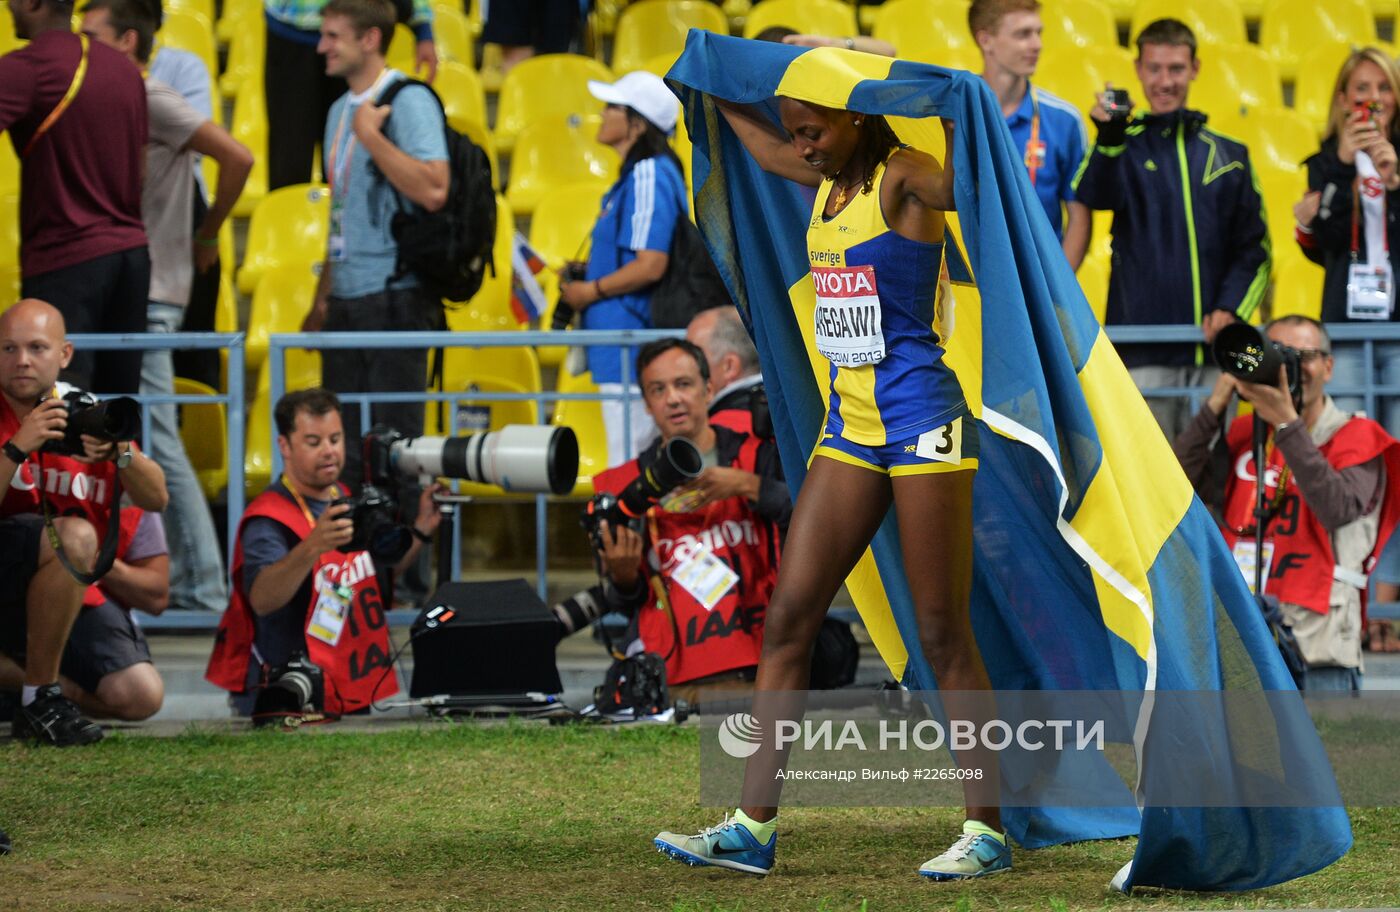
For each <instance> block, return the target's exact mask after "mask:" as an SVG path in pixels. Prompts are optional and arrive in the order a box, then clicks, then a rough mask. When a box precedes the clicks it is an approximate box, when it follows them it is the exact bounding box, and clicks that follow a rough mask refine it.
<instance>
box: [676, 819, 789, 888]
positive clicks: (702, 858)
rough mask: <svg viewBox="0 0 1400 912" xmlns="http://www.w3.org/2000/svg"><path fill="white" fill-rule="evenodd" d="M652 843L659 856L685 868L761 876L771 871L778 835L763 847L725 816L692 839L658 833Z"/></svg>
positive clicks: (774, 834)
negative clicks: (706, 868)
mask: <svg viewBox="0 0 1400 912" xmlns="http://www.w3.org/2000/svg"><path fill="white" fill-rule="evenodd" d="M652 842H653V843H654V844H655V845H656V850H657V851H658V852H660V853H661V854H663V855H666V856H668V857H670V858H674V859H675V860H676V861H683V862H685V863H686V864H688V865H692V866H694V865H713V866H715V867H717V868H729V869H731V870H734V871H743V872H744V873H746V874H759V875H762V874H767V873H768V872H769V871H771V870H773V856H774V854H775V851H776V850H777V847H778V834H777V832H776V831H775V832H774V833H773V834H772V835H771V836H769V837H768V842H767V844H764V843H761V842H759V841H758V839H757V838H755V837H754V835H753V833H751V832H749V828H748V827H746V826H744V824H742V823H740V822H739V821H737V820H735V819H734V818H732V817H725V818H724V819H723V820H721V821H720V822H719V823H718V824H716V825H715V826H712V827H707V828H705V829H703V830H701V831H700V832H699V833H696V834H695V835H694V836H684V835H682V834H680V833H660V834H658V835H657V837H656V838H655V839H654V840H652Z"/></svg>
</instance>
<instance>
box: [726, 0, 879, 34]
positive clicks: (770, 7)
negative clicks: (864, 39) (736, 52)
mask: <svg viewBox="0 0 1400 912" xmlns="http://www.w3.org/2000/svg"><path fill="white" fill-rule="evenodd" d="M775 25H785V26H787V27H788V28H792V29H797V30H798V31H799V32H801V33H803V34H804V35H826V36H828V37H831V38H840V37H844V36H847V35H859V34H860V28H859V27H858V26H857V25H856V14H855V12H854V11H853V10H852V9H851V8H850V7H849V6H847V5H845V4H844V3H837V2H836V0H763V2H761V3H759V4H757V5H756V6H754V8H753V9H751V10H749V15H748V18H747V19H745V20H744V37H745V38H752V37H753V36H755V35H757V34H758V33H759V32H761V31H763V30H764V29H766V28H770V27H772V26H775Z"/></svg>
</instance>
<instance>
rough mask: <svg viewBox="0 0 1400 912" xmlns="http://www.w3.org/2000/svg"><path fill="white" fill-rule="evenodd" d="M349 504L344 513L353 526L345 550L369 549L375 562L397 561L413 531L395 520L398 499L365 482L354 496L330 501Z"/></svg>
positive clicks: (407, 546)
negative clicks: (352, 533)
mask: <svg viewBox="0 0 1400 912" xmlns="http://www.w3.org/2000/svg"><path fill="white" fill-rule="evenodd" d="M338 504H346V505H347V506H349V507H350V510H349V512H348V513H346V516H347V517H348V518H349V520H350V522H351V524H352V525H354V527H355V532H354V535H353V537H352V538H351V539H350V543H349V544H348V545H346V546H345V549H346V550H347V551H368V552H369V553H370V556H371V557H373V558H374V562H375V564H377V565H381V566H383V565H388V564H397V563H398V562H399V561H400V560H401V559H402V558H403V556H404V555H405V554H407V553H408V549H409V547H410V546H412V544H413V533H411V532H409V530H408V526H405V525H403V524H402V523H400V522H399V521H398V503H397V502H396V501H395V500H394V498H393V497H392V496H391V495H390V494H389V493H388V492H387V491H384V490H381V489H380V488H377V487H375V486H374V485H372V484H367V485H365V486H364V487H362V488H360V493H358V494H356V495H355V496H353V497H341V498H339V499H337V500H334V501H332V502H331V506H332V507H334V506H336V505H338Z"/></svg>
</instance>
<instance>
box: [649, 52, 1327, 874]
mask: <svg viewBox="0 0 1400 912" xmlns="http://www.w3.org/2000/svg"><path fill="white" fill-rule="evenodd" d="M667 79H668V81H669V83H670V85H671V87H672V88H673V89H674V90H675V91H676V93H677V94H678V95H679V96H680V98H681V100H682V102H683V103H684V106H685V122H686V126H687V128H688V130H689V132H690V136H691V140H692V142H693V144H694V162H693V165H694V186H695V212H696V220H697V222H698V224H699V226H700V228H701V232H702V234H703V235H704V237H705V240H706V243H707V245H708V247H709V248H710V251H711V253H712V254H713V255H714V258H715V261H716V264H717V265H718V267H719V268H720V272H721V273H722V274H723V276H724V277H725V280H726V282H727V284H728V286H729V289H730V292H731V294H732V295H733V297H734V300H735V301H736V302H737V303H738V305H739V308H740V310H741V312H742V313H743V314H744V315H745V319H746V320H747V321H748V322H749V325H750V328H751V331H752V332H753V335H754V339H755V343H756V345H757V347H758V350H759V353H760V356H761V359H762V363H763V374H764V378H765V382H766V384H767V388H768V396H769V400H770V404H771V408H772V414H773V419H774V424H775V427H776V429H777V434H778V439H779V445H780V448H781V451H782V456H783V465H784V467H785V469H786V470H787V473H788V478H789V482H790V483H791V484H792V485H793V486H794V487H796V486H799V485H800V484H801V482H802V478H803V476H804V474H805V464H806V457H807V455H808V453H809V452H810V448H811V446H812V445H813V443H814V441H815V440H816V437H817V434H818V432H819V430H820V428H821V426H822V420H823V417H824V414H825V395H826V383H825V379H826V375H827V368H826V366H825V365H824V364H823V363H820V361H819V359H818V356H817V355H816V354H815V352H814V351H813V350H812V346H811V344H810V337H811V331H810V325H811V318H812V311H813V307H814V293H813V289H812V284H811V279H810V274H809V271H808V262H807V255H806V249H805V229H806V224H807V221H808V218H809V217H810V213H811V206H812V201H811V197H810V190H804V189H803V188H801V187H798V186H797V185H795V184H792V183H790V182H788V181H785V180H783V179H781V178H778V177H774V176H772V175H769V174H766V173H764V172H763V171H762V170H760V169H759V168H758V166H757V164H756V163H755V162H754V161H753V160H752V159H751V158H750V157H749V156H748V154H747V153H746V152H745V150H744V148H743V146H742V145H741V144H740V143H739V141H738V139H737V137H735V136H734V134H733V133H732V131H731V130H730V129H729V128H728V125H727V124H726V123H725V122H724V120H723V118H722V117H721V116H720V115H719V112H718V111H717V110H716V108H715V105H714V101H713V99H714V98H721V99H726V100H729V101H732V102H736V103H739V104H746V105H751V106H753V107H754V108H756V109H759V110H762V111H764V112H766V114H767V116H768V117H769V118H770V119H771V120H772V121H773V122H774V124H777V122H778V118H777V104H776V96H780V95H783V96H791V97H794V98H798V99H801V100H804V101H809V102H813V103H816V104H819V105H824V106H827V107H832V108H845V109H850V110H856V111H862V112H865V113H868V114H880V115H884V116H886V117H887V118H888V119H889V120H890V123H891V125H892V126H893V127H894V129H895V131H896V133H898V134H899V135H900V137H901V139H903V140H904V141H905V142H908V143H910V144H912V145H914V146H916V147H918V148H920V149H923V150H925V151H927V152H929V153H930V154H934V155H939V154H940V153H946V151H947V150H944V149H943V139H942V131H941V128H940V125H939V121H938V120H937V118H939V117H946V118H948V119H950V120H952V121H953V122H954V124H955V126H956V129H955V134H954V143H953V145H954V148H953V149H952V150H951V155H952V159H953V162H954V164H955V168H954V172H955V175H956V187H955V196H956V200H957V215H956V216H952V215H951V214H950V219H949V226H950V231H949V235H948V240H949V248H950V249H952V248H954V246H955V242H956V240H957V237H958V235H959V234H960V235H961V239H962V242H963V244H962V246H963V249H965V251H966V257H967V258H966V261H965V262H962V261H960V259H959V257H957V256H954V257H952V258H950V263H949V267H950V273H951V274H950V275H949V276H948V277H947V278H951V279H952V280H953V283H954V284H955V285H956V284H957V282H958V280H959V279H962V280H964V281H965V284H962V285H958V286H957V287H956V288H950V286H949V285H948V284H947V283H946V282H945V283H944V287H943V292H944V299H943V300H942V302H941V303H942V306H943V308H944V309H945V311H946V309H947V308H950V307H954V305H956V306H955V309H954V310H953V312H952V313H951V314H946V313H945V315H944V320H945V322H946V321H947V320H948V319H951V321H952V326H953V329H952V332H951V334H950V335H949V337H948V338H947V340H946V343H947V350H948V359H949V364H950V365H951V366H952V367H953V368H954V369H955V370H956V371H957V373H958V376H959V378H960V380H961V381H962V384H963V387H964V394H965V396H966V398H967V400H968V404H969V406H970V408H971V409H972V411H973V414H974V415H975V416H976V417H977V418H978V420H979V421H980V422H981V428H982V435H981V441H982V443H981V454H980V469H979V471H978V474H977V480H976V483H975V503H974V516H975V533H974V536H975V542H974V545H975V551H974V585H973V594H972V606H973V621H974V627H975V631H976V635H977V640H978V643H979V644H980V647H981V650H982V654H983V657H984V659H985V661H986V664H987V670H988V672H989V673H990V675H991V679H992V682H993V685H994V686H995V687H996V688H998V689H1001V690H1013V689H1015V690H1019V689H1027V690H1029V689H1061V690H1133V691H1145V692H1149V693H1150V692H1161V691H1222V690H1242V691H1246V692H1256V691H1257V692H1264V691H1270V690H1287V689H1292V687H1293V684H1292V681H1291V679H1290V678H1289V676H1288V674H1287V672H1286V670H1285V669H1284V667H1283V665H1282V662H1281V661H1280V660H1279V657H1278V654H1277V650H1276V649H1275V647H1274V644H1273V641H1272V640H1271V639H1270V637H1269V635H1268V632H1267V629H1266V627H1265V626H1264V624H1263V623H1262V621H1261V619H1260V617H1259V613H1258V611H1257V609H1256V607H1255V604H1254V601H1253V599H1252V598H1251V596H1250V594H1249V592H1248V591H1247V589H1246V587H1245V585H1244V583H1243V580H1242V578H1241V575H1240V572H1239V570H1238V569H1237V568H1236V566H1235V564H1234V561H1233V560H1232V558H1231V556H1230V554H1229V552H1228V551H1227V550H1226V549H1225V546H1224V543H1223V541H1222V539H1221V537H1220V535H1219V533H1218V531H1217V530H1216V528H1215V526H1214V524H1213V521H1212V519H1211V518H1210V516H1209V514H1208V513H1207V512H1206V511H1205V509H1204V507H1203V506H1202V505H1201V503H1200V502H1199V501H1198V500H1197V499H1196V498H1195V496H1194V494H1193V492H1192V490H1191V488H1190V486H1189V485H1188V483H1187V481H1186V479H1185V477H1184V476H1183V474H1182V472H1181V470H1180V468H1179V467H1178V465H1177V463H1176V461H1175V459H1174V458H1173V456H1172V453H1171V450H1170V448H1169V447H1168V445H1167V442H1166V441H1165V440H1164V439H1163V437H1162V434H1161V431H1160V430H1158V428H1157V425H1156V423H1155V422H1154V421H1153V419H1152V416H1151V414H1150V413H1149V412H1148V410H1147V407H1146V405H1145V403H1144V402H1143V400H1142V398H1141V396H1140V395H1139V394H1138V392H1137V390H1136V389H1135V388H1134V386H1133V384H1132V381H1131V380H1130V379H1129V377H1128V374H1127V371H1126V370H1125V368H1124V367H1123V365H1122V363H1121V362H1120V360H1119V358H1118V356H1117V354H1116V353H1115V352H1114V349H1113V346H1112V345H1111V344H1110V343H1109V341H1108V339H1107V338H1106V337H1105V335H1104V333H1103V330H1102V328H1101V327H1100V326H1099V325H1098V324H1097V322H1096V321H1095V319H1094V317H1093V315H1092V313H1091V311H1090V308H1089V306H1088V304H1087V303H1086V301H1085V299H1084V296H1083V294H1082V292H1081V291H1080V289H1079V285H1078V283H1077V282H1076V281H1075V277H1074V273H1073V272H1072V271H1071V270H1070V268H1069V265H1068V263H1066V261H1065V258H1064V256H1063V255H1062V254H1061V252H1060V246H1059V244H1058V242H1057V241H1056V240H1055V236H1054V233H1053V232H1052V231H1051V228H1050V225H1049V223H1048V222H1047V221H1046V219H1045V215H1044V211H1043V209H1042V208H1041V207H1040V205H1039V203H1038V202H1037V201H1036V197H1035V194H1034V191H1033V190H1032V189H1031V186H1030V183H1029V181H1028V179H1027V178H1026V176H1025V172H1024V168H1023V166H1022V164H1021V161H1020V156H1019V155H1018V154H1017V153H1016V149H1015V148H1014V146H1013V144H1012V141H1011V137H1010V134H1009V133H1008V132H1007V130H1006V126H1005V122H1004V120H1003V118H1002V115H1001V111H1000V109H999V108H998V106H997V104H996V101H995V98H994V97H993V96H992V94H991V92H990V91H989V90H988V89H987V87H986V86H985V85H984V84H983V83H982V81H981V80H980V79H978V78H977V77H975V76H973V75H971V74H969V73H966V72H960V71H951V70H945V69H942V68H939V67H934V66H927V65H922V64H914V63H908V62H905V61H900V60H890V59H887V58H882V57H875V56H871V55H867V54H861V53H857V52H853V51H846V50H841V49H835V48H819V49H801V48H795V47H789V46H784V45H779V44H770V43H764V42H755V41H745V40H742V39H736V38H729V37H724V36H718V35H713V34H709V33H705V32H700V31H692V32H691V33H690V38H689V41H688V43H687V45H686V50H685V53H684V55H683V56H682V57H681V58H680V60H679V61H678V62H677V63H676V65H675V66H674V68H672V70H671V71H670V73H669V74H668V75H667ZM973 279H975V284H974V283H973V281H972V280H973ZM848 586H849V588H850V590H851V591H852V593H853V595H854V597H855V600H856V605H857V608H858V609H859V610H860V612H861V615H862V617H863V619H864V621H865V623H866V625H867V627H868V628H869V630H870V632H871V635H872V637H873V638H874V641H875V644H876V646H877V647H878V648H879V650H880V653H881V655H882V656H883V657H884V659H885V661H886V662H887V663H888V665H889V667H890V668H891V670H892V671H893V672H894V674H895V676H896V677H898V678H900V679H901V680H902V681H903V682H904V683H906V684H907V685H909V686H910V687H912V688H916V689H932V688H934V687H935V686H936V683H935V679H934V674H933V670H932V669H931V668H929V666H928V664H927V662H926V661H925V660H924V659H923V657H922V655H921V652H920V650H919V648H918V644H919V638H918V633H917V630H916V627H915V620H914V614H913V610H912V606H911V601H910V596H909V592H908V589H907V586H906V584H905V582H904V573H903V570H902V567H901V562H900V549H899V546H898V540H897V531H896V526H895V523H894V519H893V516H892V515H891V516H889V517H887V518H886V521H885V522H884V524H883V525H882V527H881V529H880V531H879V533H878V535H877V537H876V539H875V541H874V542H873V544H872V545H871V547H870V549H869V550H868V551H867V553H866V554H865V556H864V557H863V558H862V560H861V562H860V564H859V566H858V567H857V568H856V570H855V572H854V573H853V574H852V576H851V578H850V579H849V580H848ZM1144 705H1145V707H1147V709H1146V710H1145V711H1144V713H1143V714H1142V715H1141V716H1140V717H1139V718H1138V719H1137V730H1136V733H1135V738H1134V742H1135V748H1136V750H1137V760H1138V767H1139V776H1140V777H1141V776H1143V775H1144V774H1145V771H1146V772H1150V770H1151V769H1152V767H1153V765H1154V764H1159V765H1176V766H1179V765H1180V764H1181V763H1182V762H1191V760H1194V759H1196V758H1193V757H1191V756H1190V754H1189V752H1190V746H1189V745H1182V744H1180V743H1175V742H1174V743H1164V741H1166V740H1167V739H1164V738H1162V737H1158V738H1155V739H1154V737H1153V735H1154V731H1153V726H1152V720H1151V713H1150V707H1151V705H1152V702H1151V701H1150V700H1149V701H1145V702H1144ZM1265 716H1267V714H1265ZM1220 724H1222V725H1224V724H1227V723H1225V722H1223V721H1222V722H1221V723H1220ZM1228 724H1229V725H1230V726H1231V728H1230V731H1229V732H1228V733H1227V737H1226V741H1225V743H1231V744H1236V743H1241V742H1246V741H1250V740H1251V739H1258V740H1259V741H1260V742H1261V743H1270V744H1272V743H1274V742H1276V741H1278V739H1280V738H1283V737H1286V738H1289V739H1292V740H1293V741H1295V742H1296V741H1298V739H1302V743H1294V744H1291V745H1290V746H1291V747H1292V748H1293V749H1295V750H1300V751H1302V752H1303V753H1304V754H1306V755H1307V756H1308V757H1309V758H1310V761H1311V762H1314V763H1317V764H1321V768H1322V770H1323V771H1324V774H1325V776H1326V777H1327V779H1328V781H1329V782H1331V772H1330V767H1328V766H1327V765H1326V764H1327V760H1326V755H1325V753H1323V751H1322V747H1321V744H1320V742H1319V741H1318V739H1317V735H1316V732H1315V731H1313V730H1312V729H1311V728H1310V727H1308V728H1307V729H1306V730H1305V731H1303V732H1301V733H1300V732H1298V731H1296V730H1293V731H1289V732H1287V733H1283V732H1280V731H1279V730H1278V729H1277V727H1276V726H1271V724H1270V723H1269V721H1268V720H1267V719H1266V718H1265V719H1259V720H1244V721H1242V720H1238V719H1234V720H1230V721H1229V723H1228ZM1250 725H1253V726H1254V730H1249V729H1248V726H1250ZM1237 727H1238V729H1239V730H1237ZM1124 797H1125V801H1124V807H1122V808H1118V809H1107V810H1105V809H1092V810H1090V809H1080V810H1072V809H1062V808H1007V809H1006V822H1007V825H1008V828H1009V829H1010V831H1011V833H1012V835H1013V836H1014V837H1015V838H1016V839H1017V841H1018V842H1020V843H1021V844H1023V845H1027V846H1032V847H1034V846H1040V845H1047V844H1053V843H1057V842H1064V841H1070V840H1080V839H1089V838H1103V837H1112V836H1122V835H1130V834H1137V835H1138V836H1139V837H1140V838H1139V842H1138V847H1137V853H1136V856H1135V858H1134V862H1133V867H1132V869H1131V874H1130V875H1129V879H1128V881H1127V883H1126V884H1125V886H1132V885H1159V886H1167V887H1176V888H1184V889H1211V890H1224V889H1249V888H1254V887H1260V886H1264V885H1267V884H1272V883H1278V882H1280V881H1283V880H1288V879H1290V878H1293V877H1298V876H1301V875H1303V874H1307V873H1310V872H1312V871H1315V870H1317V869H1319V868H1321V867H1324V866H1326V865H1328V864H1331V863H1332V862H1333V861H1335V860H1336V859H1337V858H1339V857H1340V856H1341V855H1342V854H1344V853H1345V852H1346V851H1347V849H1349V848H1350V845H1351V831H1350V826H1349V824H1348V821H1347V817H1346V813H1345V811H1344V809H1342V808H1341V807H1324V808H1259V807H1255V808H1178V807H1171V808H1165V807H1152V806H1150V805H1148V806H1144V807H1139V806H1138V805H1137V803H1135V802H1134V800H1133V798H1132V796H1130V795H1128V794H1127V793H1126V790H1125V795H1124Z"/></svg>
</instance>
